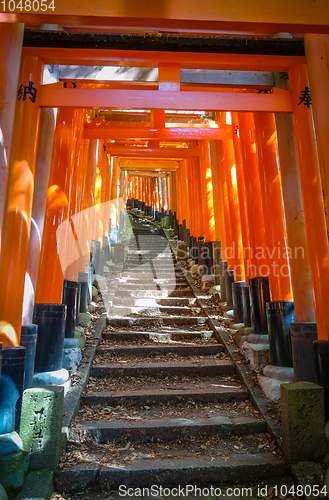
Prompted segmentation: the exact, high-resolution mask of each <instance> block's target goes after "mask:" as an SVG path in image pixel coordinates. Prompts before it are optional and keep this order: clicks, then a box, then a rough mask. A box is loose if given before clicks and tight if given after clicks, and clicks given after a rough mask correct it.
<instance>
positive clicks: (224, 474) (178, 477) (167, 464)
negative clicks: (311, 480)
mask: <svg viewBox="0 0 329 500" xmlns="http://www.w3.org/2000/svg"><path fill="white" fill-rule="evenodd" d="M175 451H176V450H175ZM100 452H101V450H98V453H97V449H96V453H95V458H97V457H98V456H99V454H100ZM182 454H183V457H182V458H152V456H151V455H149V456H147V454H146V456H145V455H144V457H143V456H142V457H141V458H139V457H136V458H135V459H134V460H132V461H130V460H129V459H128V460H127V463H125V462H123V463H119V464H118V465H117V466H116V465H115V460H114V458H113V455H112V454H111V451H109V452H108V453H107V454H106V452H105V451H104V452H103V453H102V457H103V458H102V463H108V464H110V465H101V464H100V463H99V462H98V461H97V460H94V461H93V460H92V456H91V457H90V458H89V461H87V457H86V462H87V463H78V464H77V463H73V464H72V465H71V466H70V467H69V468H67V469H59V470H57V471H56V473H55V476H54V484H55V488H56V491H58V492H64V491H65V492H66V493H74V492H80V491H85V490H86V488H88V487H90V486H95V487H97V488H98V489H99V490H105V491H109V490H110V489H114V488H118V487H119V486H122V485H125V486H127V489H128V487H129V488H132V487H148V488H151V485H161V486H162V487H165V486H169V485H174V486H176V487H177V485H182V484H190V485H198V486H199V485H202V484H205V483H212V482H217V483H219V482H228V481H232V482H234V481H239V482H249V481H256V480H260V479H264V478H267V477H271V476H272V477H273V476H282V475H283V474H284V473H285V472H286V470H287V464H286V463H285V462H284V461H283V460H282V459H281V458H280V457H278V456H274V455H273V454H272V453H257V452H256V453H253V454H242V455H241V454H239V453H233V454H232V455H231V456H230V458H229V459H228V458H227V457H221V456H219V455H217V456H210V455H204V456H202V455H201V456H197V457H195V456H193V455H192V456H191V454H190V453H188V452H186V451H185V452H184V450H183V451H182ZM184 455H185V456H184ZM112 462H113V463H112ZM195 498H196V497H195Z"/></svg>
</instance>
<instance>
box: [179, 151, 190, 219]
mask: <svg viewBox="0 0 329 500" xmlns="http://www.w3.org/2000/svg"><path fill="white" fill-rule="evenodd" d="M180 166H181V167H180V175H181V177H180V179H181V188H180V189H181V204H182V205H181V221H180V222H181V223H182V222H183V220H185V221H186V227H187V228H190V224H191V217H190V200H189V189H190V186H189V183H188V167H187V161H186V160H183V161H181V162H180Z"/></svg>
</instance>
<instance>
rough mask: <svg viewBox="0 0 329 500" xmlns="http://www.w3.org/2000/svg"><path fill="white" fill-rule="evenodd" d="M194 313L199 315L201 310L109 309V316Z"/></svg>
mask: <svg viewBox="0 0 329 500" xmlns="http://www.w3.org/2000/svg"><path fill="white" fill-rule="evenodd" d="M192 311H194V312H195V314H196V315H197V314H198V313H200V309H199V308H197V307H193V308H191V307H178V306H167V307H166V306H155V307H145V306H144V307H143V306H135V307H128V306H111V307H109V308H108V309H107V312H108V314H116V315H120V316H127V315H128V314H147V315H149V314H153V315H157V314H159V313H163V314H171V315H174V316H176V315H178V314H183V315H184V314H187V313H191V312H192ZM156 318H157V316H155V317H152V320H153V319H155V320H156Z"/></svg>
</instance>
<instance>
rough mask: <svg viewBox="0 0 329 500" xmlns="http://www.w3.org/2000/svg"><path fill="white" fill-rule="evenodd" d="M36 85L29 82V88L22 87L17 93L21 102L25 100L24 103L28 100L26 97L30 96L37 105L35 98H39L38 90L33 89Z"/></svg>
mask: <svg viewBox="0 0 329 500" xmlns="http://www.w3.org/2000/svg"><path fill="white" fill-rule="evenodd" d="M33 85H34V83H33V82H31V81H29V85H28V87H26V86H23V84H21V85H20V87H19V89H18V91H17V98H18V100H19V101H20V100H21V99H22V98H23V101H25V100H26V96H27V95H30V97H29V99H30V101H32V102H33V103H35V98H36V97H37V89H36V88H35V87H33Z"/></svg>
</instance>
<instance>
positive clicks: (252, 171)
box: [238, 113, 269, 278]
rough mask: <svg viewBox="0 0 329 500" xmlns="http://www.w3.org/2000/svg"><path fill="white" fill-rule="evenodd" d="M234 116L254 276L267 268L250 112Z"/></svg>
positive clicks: (261, 273) (265, 272) (265, 273)
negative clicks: (237, 123) (241, 166)
mask: <svg viewBox="0 0 329 500" xmlns="http://www.w3.org/2000/svg"><path fill="white" fill-rule="evenodd" d="M238 120H239V125H238V127H239V128H238V131H239V135H240V144H241V153H242V164H243V175H244V181H245V187H246V201H247V214H248V225H249V241H250V257H251V266H250V274H251V277H252V278H254V277H256V276H267V275H268V272H269V269H268V265H267V258H266V257H267V256H266V246H265V238H264V217H263V207H262V197H261V190H260V183H259V174H258V163H257V154H256V145H255V126H254V120H253V115H252V113H239V114H238Z"/></svg>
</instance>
